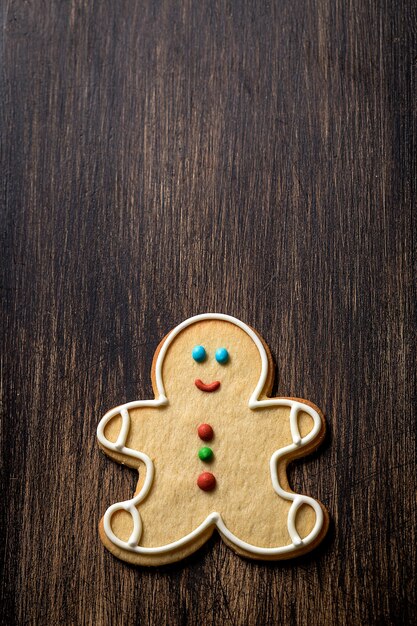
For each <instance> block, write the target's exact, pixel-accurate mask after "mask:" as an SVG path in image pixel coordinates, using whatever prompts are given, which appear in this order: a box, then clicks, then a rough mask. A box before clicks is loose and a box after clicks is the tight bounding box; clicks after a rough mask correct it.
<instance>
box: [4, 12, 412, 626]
mask: <svg viewBox="0 0 417 626" xmlns="http://www.w3.org/2000/svg"><path fill="white" fill-rule="evenodd" d="M413 4H414V3H412V2H406V1H404V2H397V1H394V0H392V1H391V2H389V1H381V2H379V1H378V2H376V1H374V0H350V1H346V2H345V1H343V0H318V1H317V2H301V1H299V2H296V1H294V0H282V1H277V2H266V1H265V2H263V1H262V2H261V1H260V2H249V1H246V2H238V1H232V0H230V1H226V0H225V1H224V2H220V1H219V2H215V1H208V0H207V1H206V0H199V1H198V2H197V1H193V0H185V1H183V2H175V1H174V0H165V1H159V0H137V1H136V0H130V1H128V0H117V2H116V1H113V0H84V1H79V2H76V1H70V0H68V1H64V0H61V1H58V0H55V1H50V2H42V1H41V0H33V1H31V2H29V1H24V0H20V1H18V0H5V1H4V2H2V3H1V10H2V24H3V35H2V36H3V40H2V87H1V89H2V91H1V100H2V104H3V110H2V117H1V138H2V147H3V148H2V179H3V189H4V193H3V195H2V198H3V200H4V212H3V219H2V235H3V237H4V238H3V242H2V253H3V256H4V259H5V262H4V263H3V269H4V279H3V287H4V302H5V306H4V311H5V323H4V324H3V330H4V342H3V345H4V360H3V374H4V378H3V381H4V382H3V407H4V417H3V421H2V441H3V455H2V458H3V469H4V474H3V478H2V481H1V488H2V490H3V492H4V493H3V497H2V500H1V502H2V506H1V509H2V514H1V515H2V522H3V533H4V540H3V541H2V542H1V550H2V553H3V554H2V563H3V566H4V576H3V582H2V593H3V601H2V612H3V615H4V618H3V619H4V623H5V624H8V625H12V624H35V625H46V624H48V625H50V624H65V625H67V624H68V625H69V624H104V625H113V624H143V625H147V624H150V625H158V626H159V625H164V624H167V625H169V626H176V625H179V624H196V625H202V624H204V625H205V626H211V625H216V626H217V625H223V624H225V625H226V624H227V625H231V626H240V625H245V626H246V625H256V626H259V625H272V624H281V625H282V624H285V625H286V624H300V625H304V624H305V625H307V624H308V625H310V626H311V625H313V626H315V625H326V626H327V625H333V624H349V625H355V626H356V625H358V624H360V625H362V624H411V623H412V622H413V621H414V619H415V618H416V604H415V601H416V594H415V564H416V532H415V522H416V499H415V493H416V489H415V488H416V451H415V440H414V433H415V427H414V426H415V421H416V399H417V398H416V385H415V382H416V376H415V372H416V359H415V342H416V333H415V325H414V326H413V323H414V324H415V320H416V297H415V282H414V281H415V276H416V266H415V264H416V254H415V252H416V229H415V226H416V223H415V213H414V214H413V210H412V202H413V188H414V192H415V180H416V179H415V173H416V171H415V143H414V144H413V136H414V137H415V132H414V131H415V128H414V126H413V119H415V118H413V104H414V99H415V93H416V92H415V75H414V74H413V63H414V64H415V58H416V52H417V48H416V42H415V37H414V35H415V14H413ZM413 133H414V135H413ZM205 311H220V312H225V313H229V314H232V315H236V316H237V317H239V318H241V319H242V320H244V321H245V322H247V323H249V324H250V325H251V326H253V327H254V328H256V329H257V330H258V331H259V332H260V333H261V334H262V335H263V336H264V337H265V339H266V340H267V342H268V344H269V345H270V347H271V349H272V351H273V354H274V356H275V358H276V361H277V364H278V371H279V384H278V387H277V392H278V393H280V394H282V395H297V396H301V397H305V398H308V399H310V400H312V401H313V402H315V403H316V404H317V405H318V406H319V407H321V408H322V410H323V411H324V413H325V415H326V419H327V423H328V431H329V433H328V437H327V440H326V443H325V444H324V446H323V447H322V449H321V450H320V451H319V452H318V453H316V454H315V455H314V456H312V457H311V458H309V459H306V460H305V461H299V462H297V463H296V464H294V465H293V466H292V469H291V471H290V479H291V482H292V485H293V486H294V488H295V489H296V490H299V491H304V492H306V493H309V494H311V495H313V496H316V497H318V498H319V499H320V500H322V502H323V503H324V504H325V505H326V507H327V508H328V510H329V512H330V515H331V519H332V524H331V529H330V532H329V535H328V537H327V538H326V540H325V542H324V544H323V545H322V546H321V548H319V549H318V550H316V551H315V552H314V553H312V554H311V555H309V556H306V557H303V558H301V559H300V560H299V561H297V562H292V563H280V564H263V563H256V562H255V563H254V562H249V561H245V560H242V559H240V558H239V557H237V556H236V555H235V554H234V553H233V552H231V551H230V550H229V549H227V548H226V547H225V546H224V545H223V544H222V543H221V541H220V540H219V538H218V537H214V538H212V540H211V541H210V542H209V543H208V545H207V546H206V547H204V548H203V549H202V550H201V551H200V552H198V553H197V554H195V555H194V556H193V557H192V558H190V559H189V560H187V561H186V562H184V563H181V564H178V565H175V566H170V567H165V568H161V569H158V570H148V569H145V568H134V567H129V566H128V565H126V564H125V563H123V562H120V561H118V560H116V559H114V558H113V557H112V556H111V555H110V554H109V553H108V552H107V551H106V550H105V549H104V548H103V546H102V545H101V543H100V541H99V538H98V533H97V524H98V521H99V519H100V517H101V515H102V514H103V512H104V511H105V509H106V508H107V506H108V505H109V504H110V503H113V502H115V501H117V500H121V499H123V498H125V497H128V496H130V494H131V493H132V490H133V489H134V485H135V481H136V475H135V473H134V472H133V471H130V470H127V469H124V468H122V467H120V466H118V465H116V464H114V463H112V462H111V461H110V460H108V459H106V458H105V457H104V456H103V455H102V454H101V453H100V452H99V450H98V447H97V445H96V439H95V430H96V426H97V423H98V421H99V419H100V417H101V416H102V415H103V413H104V412H105V411H106V410H108V409H109V408H111V407H112V406H114V405H116V404H120V403H122V402H124V401H128V400H133V399H140V398H142V399H146V398H149V397H151V385H150V379H149V373H150V365H151V360H152V356H153V352H154V349H155V348H156V346H157V344H158V342H159V340H160V339H161V338H162V337H163V336H164V334H166V333H167V332H168V331H169V330H170V329H171V328H173V327H174V326H175V325H176V324H177V323H179V322H180V321H182V320H183V319H185V318H186V317H188V316H190V315H192V314H195V313H199V312H205ZM248 453H250V442H248Z"/></svg>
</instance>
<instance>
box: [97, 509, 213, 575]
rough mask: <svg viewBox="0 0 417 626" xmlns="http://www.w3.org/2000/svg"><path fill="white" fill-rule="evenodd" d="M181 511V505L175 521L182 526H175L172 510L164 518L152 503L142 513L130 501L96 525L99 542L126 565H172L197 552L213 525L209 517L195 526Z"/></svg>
mask: <svg viewBox="0 0 417 626" xmlns="http://www.w3.org/2000/svg"><path fill="white" fill-rule="evenodd" d="M149 501H150V498H149ZM184 508H185V505H184V504H183V505H182V506H179V507H178V511H177V519H180V520H182V523H181V524H180V525H175V522H174V520H175V519H176V517H175V515H172V513H173V511H172V508H171V509H170V515H169V518H168V516H167V515H166V510H167V509H166V507H163V509H162V510H161V508H160V509H159V511H158V507H156V506H155V504H154V505H153V506H152V508H149V507H148V508H147V507H144V510H142V505H138V506H135V504H134V502H133V501H127V502H121V503H118V504H115V505H113V506H112V507H110V508H109V509H108V510H107V511H106V514H105V515H104V517H103V519H102V521H101V523H100V528H99V530H100V537H101V540H102V541H103V543H104V545H105V546H106V548H107V549H108V550H109V551H110V552H112V553H113V554H114V555H115V556H117V557H118V558H120V559H123V560H125V561H128V562H129V563H133V564H136V565H155V566H156V565H163V564H168V563H173V562H176V561H178V560H180V559H183V558H185V557H186V556H188V555H189V554H192V553H193V552H195V551H196V550H198V548H200V547H201V546H202V545H203V544H204V543H205V542H206V541H207V540H208V539H209V537H210V536H211V534H212V533H213V530H214V528H215V522H216V519H215V518H213V519H211V517H210V516H207V517H206V518H205V519H204V518H203V519H202V521H201V519H200V520H199V523H198V521H197V520H195V521H193V519H192V518H190V517H189V516H188V517H187V516H186V515H185V516H184ZM168 519H169V520H170V521H168ZM171 520H172V521H171Z"/></svg>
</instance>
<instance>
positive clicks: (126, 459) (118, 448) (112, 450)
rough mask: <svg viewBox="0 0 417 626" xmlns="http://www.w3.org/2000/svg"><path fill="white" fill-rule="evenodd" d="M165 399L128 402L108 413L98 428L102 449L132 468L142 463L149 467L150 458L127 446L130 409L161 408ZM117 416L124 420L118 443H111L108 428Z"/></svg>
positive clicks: (98, 437)
mask: <svg viewBox="0 0 417 626" xmlns="http://www.w3.org/2000/svg"><path fill="white" fill-rule="evenodd" d="M166 403H167V401H166V400H165V399H159V400H135V401H134V402H127V403H126V404H122V405H121V406H117V407H115V408H114V409H111V410H110V411H108V412H107V413H106V414H105V415H104V417H103V418H102V419H101V420H100V423H99V425H98V427H97V439H98V443H99V446H100V448H101V449H102V450H103V452H105V454H107V455H108V456H109V457H111V458H112V459H113V460H115V461H117V462H119V463H124V464H126V465H129V466H130V467H134V468H136V469H137V468H138V467H139V464H140V462H143V463H145V465H146V466H147V467H148V465H149V464H148V462H147V461H149V463H151V461H150V459H149V457H148V456H147V455H146V454H143V453H142V452H138V451H137V450H134V449H132V448H129V447H127V446H126V441H127V438H128V435H129V432H130V425H131V423H130V422H131V418H130V414H129V410H130V409H136V408H139V407H159V406H162V405H164V404H166ZM117 416H120V417H121V419H122V422H121V426H120V430H119V432H118V433H117V439H116V441H111V440H110V439H108V438H107V437H106V433H105V431H106V427H107V425H108V424H109V423H110V422H111V420H112V419H113V418H115V417H117Z"/></svg>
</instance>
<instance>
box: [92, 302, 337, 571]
mask: <svg viewBox="0 0 417 626" xmlns="http://www.w3.org/2000/svg"><path fill="white" fill-rule="evenodd" d="M273 379H274V366H273V362H272V358H271V354H270V352H269V350H268V348H267V346H266V344H265V343H264V341H263V340H262V339H261V337H260V336H259V335H258V334H257V333H256V332H255V331H254V330H253V329H252V328H250V327H249V326H247V325H246V324H244V323H243V322H241V321H240V320H238V319H236V318H234V317H231V316H229V315H223V314H220V313H207V314H203V315H196V316H195V317H191V318H190V319H188V320H185V321H184V322H182V324H180V325H179V326H177V327H176V328H175V329H174V330H173V331H171V332H170V333H169V334H168V335H167V336H166V337H165V338H164V339H163V341H162V342H161V344H160V345H159V346H158V348H157V350H156V353H155V356H154V359H153V365H152V385H153V389H154V392H155V399H154V400H137V401H134V402H128V403H126V404H123V405H121V406H118V407H116V408H114V409H112V410H111V411H109V412H108V413H107V414H106V415H105V416H104V417H103V418H102V420H101V421H100V424H99V426H98V431H97V436H98V441H99V445H100V447H101V448H102V450H103V451H104V452H105V453H106V454H107V455H108V456H110V457H111V458H112V459H114V460H115V461H118V462H119V463H123V464H126V465H129V466H130V467H133V468H135V469H137V470H138V471H139V481H138V485H137V488H136V492H135V495H134V496H133V498H131V499H129V500H125V501H124V502H119V503H116V504H113V505H112V506H110V507H109V509H107V511H106V513H105V515H104V517H103V519H102V520H101V522H100V528H99V530H100V537H101V539H102V541H103V543H104V545H105V546H106V547H107V548H108V550H110V552H112V553H113V554H114V555H115V556H117V557H119V558H120V559H123V560H125V561H128V562H130V563H135V564H141V565H162V564H165V563H171V562H174V561H178V560H180V559H182V558H184V557H186V556H187V555H189V554H191V553H192V552H194V551H195V550H197V549H198V548H199V547H200V546H201V545H202V544H203V543H204V542H206V541H207V539H208V538H209V537H210V536H211V534H212V533H213V531H214V530H215V529H217V530H218V532H219V533H220V535H221V537H222V538H223V540H224V541H225V543H226V544H227V545H229V546H230V547H231V548H232V549H233V550H235V551H236V552H237V553H238V554H240V555H242V556H246V557H251V558H255V559H267V560H275V559H287V558H290V557H294V556H297V555H301V554H304V553H305V552H308V551H309V550H311V549H312V548H314V547H315V546H316V545H317V544H318V543H319V542H320V541H321V539H322V538H323V537H324V535H325V533H326V530H327V527H328V515H327V512H326V510H325V509H324V507H323V505H322V504H320V503H319V502H318V501H317V500H314V499H313V498H311V497H309V496H306V495H299V494H296V493H294V492H293V491H291V489H290V487H289V484H288V479H287V474H286V467H287V465H288V462H289V461H290V460H291V459H294V458H296V457H301V456H305V455H306V454H308V453H309V452H310V451H312V450H313V449H315V448H316V447H317V446H318V445H319V444H320V442H321V441H322V439H323V437H324V431H325V423H324V419H323V416H322V414H321V413H320V411H319V410H318V409H317V408H316V407H315V406H314V405H313V404H311V403H310V402H308V401H307V400H301V399H298V398H269V397H268V394H269V393H270V391H271V389H272V383H273Z"/></svg>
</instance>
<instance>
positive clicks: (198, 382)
mask: <svg viewBox="0 0 417 626" xmlns="http://www.w3.org/2000/svg"><path fill="white" fill-rule="evenodd" d="M194 384H195V386H196V387H198V389H201V391H216V389H218V388H219V387H220V381H219V380H215V381H213V382H212V383H209V384H208V385H206V384H205V383H203V381H202V380H200V379H199V378H196V379H195V381H194Z"/></svg>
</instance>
